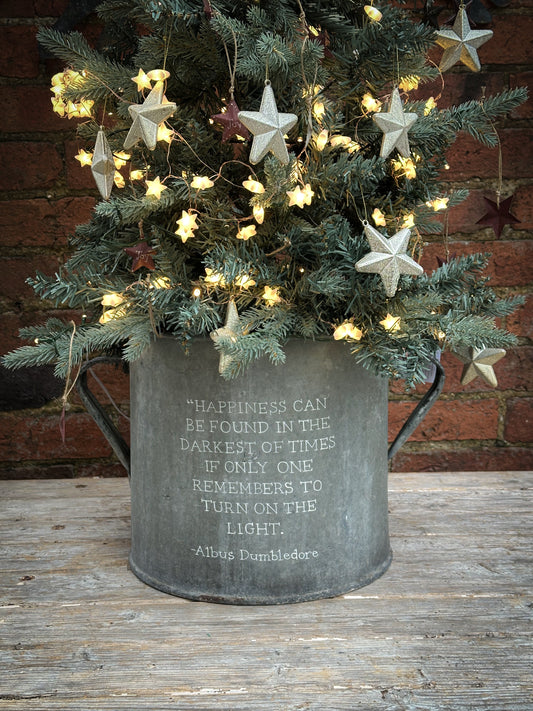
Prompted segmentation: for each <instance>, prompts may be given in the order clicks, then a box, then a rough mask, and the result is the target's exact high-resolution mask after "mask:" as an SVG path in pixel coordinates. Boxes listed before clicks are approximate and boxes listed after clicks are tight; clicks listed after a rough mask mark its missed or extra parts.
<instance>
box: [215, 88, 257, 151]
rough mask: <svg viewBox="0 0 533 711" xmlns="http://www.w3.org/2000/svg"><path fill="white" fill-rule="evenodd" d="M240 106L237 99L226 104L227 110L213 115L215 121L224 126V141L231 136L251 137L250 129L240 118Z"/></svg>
mask: <svg viewBox="0 0 533 711" xmlns="http://www.w3.org/2000/svg"><path fill="white" fill-rule="evenodd" d="M239 111H240V109H239V107H238V106H237V102H236V101H235V99H231V100H230V101H228V103H227V104H226V111H222V112H221V113H220V114H215V115H214V116H211V118H212V119H213V121H215V122H216V123H218V124H220V125H221V126H222V143H227V142H228V141H229V140H230V139H231V138H238V137H239V136H240V137H241V138H244V139H246V138H249V137H250V131H248V129H247V128H246V126H245V125H244V124H243V123H242V122H241V121H240V120H239Z"/></svg>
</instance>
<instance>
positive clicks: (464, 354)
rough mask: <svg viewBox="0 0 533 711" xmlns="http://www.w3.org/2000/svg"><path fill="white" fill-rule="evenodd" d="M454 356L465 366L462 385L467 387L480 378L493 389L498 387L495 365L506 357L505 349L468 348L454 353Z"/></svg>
mask: <svg viewBox="0 0 533 711" xmlns="http://www.w3.org/2000/svg"><path fill="white" fill-rule="evenodd" d="M454 354H455V355H456V356H457V357H458V358H459V360H461V361H462V362H463V363H464V364H465V366H464V368H463V372H462V374H461V385H467V384H468V383H469V382H470V381H471V380H474V378H477V377H478V376H480V377H481V378H483V380H484V381H485V382H486V383H488V384H489V385H491V386H492V387H493V388H495V387H496V386H497V385H498V381H497V380H496V375H495V374H494V368H493V365H494V364H495V363H497V362H498V361H499V360H501V359H502V358H503V357H504V355H505V350H504V349H503V348H466V349H463V350H458V351H454Z"/></svg>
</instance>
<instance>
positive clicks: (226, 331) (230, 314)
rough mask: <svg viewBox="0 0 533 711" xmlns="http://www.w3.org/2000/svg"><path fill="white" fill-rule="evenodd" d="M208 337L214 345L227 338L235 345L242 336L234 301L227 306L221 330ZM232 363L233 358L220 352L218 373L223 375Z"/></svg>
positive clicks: (218, 329) (212, 332)
mask: <svg viewBox="0 0 533 711" xmlns="http://www.w3.org/2000/svg"><path fill="white" fill-rule="evenodd" d="M209 335H210V336H211V338H212V339H213V341H214V342H215V343H218V342H219V341H220V339H222V338H229V339H231V340H232V341H233V342H234V343H236V342H237V339H238V338H239V336H242V325H241V321H240V319H239V312H238V311H237V306H236V305H235V301H234V300H233V299H231V301H230V302H229V304H228V311H227V313H226V322H225V324H224V326H223V327H222V328H217V329H216V331H211V333H210V334H209ZM232 362H233V356H231V355H227V354H226V353H224V351H222V350H221V351H220V362H219V365H218V372H219V373H224V372H225V371H226V370H227V368H228V367H229V365H231V363H232Z"/></svg>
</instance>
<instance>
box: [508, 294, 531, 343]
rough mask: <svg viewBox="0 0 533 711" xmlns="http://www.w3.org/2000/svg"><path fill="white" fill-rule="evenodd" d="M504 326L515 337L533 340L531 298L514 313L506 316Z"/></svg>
mask: <svg viewBox="0 0 533 711" xmlns="http://www.w3.org/2000/svg"><path fill="white" fill-rule="evenodd" d="M505 326H506V328H507V329H508V330H509V331H511V333H514V334H515V335H516V336H522V337H523V338H533V299H532V298H531V297H529V298H527V299H526V303H525V304H524V305H523V306H519V307H518V309H517V310H516V311H515V312H514V313H512V314H511V315H510V316H507V319H506V322H505Z"/></svg>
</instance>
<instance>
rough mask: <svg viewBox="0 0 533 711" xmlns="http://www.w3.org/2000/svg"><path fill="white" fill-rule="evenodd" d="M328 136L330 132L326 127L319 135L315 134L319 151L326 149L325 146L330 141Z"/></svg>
mask: <svg viewBox="0 0 533 711" xmlns="http://www.w3.org/2000/svg"><path fill="white" fill-rule="evenodd" d="M328 136H329V134H328V132H327V131H326V129H323V130H322V131H320V133H319V134H318V136H315V146H316V147H317V150H319V151H323V150H324V148H325V147H326V145H327V142H328Z"/></svg>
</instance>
